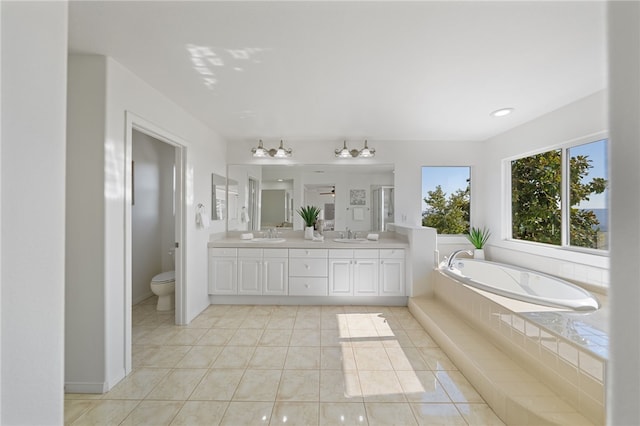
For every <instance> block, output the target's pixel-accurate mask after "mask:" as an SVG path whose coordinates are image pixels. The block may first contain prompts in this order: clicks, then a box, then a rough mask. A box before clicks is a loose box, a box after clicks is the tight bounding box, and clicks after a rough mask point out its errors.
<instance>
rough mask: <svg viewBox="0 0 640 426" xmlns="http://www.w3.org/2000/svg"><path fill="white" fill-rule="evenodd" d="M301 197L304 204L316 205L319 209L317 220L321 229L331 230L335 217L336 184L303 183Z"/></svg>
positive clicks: (333, 227) (333, 226)
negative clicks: (302, 195)
mask: <svg viewBox="0 0 640 426" xmlns="http://www.w3.org/2000/svg"><path fill="white" fill-rule="evenodd" d="M303 198H304V202H303V204H304V205H305V206H316V207H318V208H319V209H320V215H319V216H318V220H319V223H320V226H321V227H322V231H333V230H334V229H335V219H336V217H335V206H336V186H335V185H334V184H308V185H305V186H304V197H303ZM316 228H317V226H316Z"/></svg>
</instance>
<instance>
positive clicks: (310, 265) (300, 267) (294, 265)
mask: <svg viewBox="0 0 640 426" xmlns="http://www.w3.org/2000/svg"><path fill="white" fill-rule="evenodd" d="M289 276H290V277H326V276H327V259H299V258H290V259H289Z"/></svg>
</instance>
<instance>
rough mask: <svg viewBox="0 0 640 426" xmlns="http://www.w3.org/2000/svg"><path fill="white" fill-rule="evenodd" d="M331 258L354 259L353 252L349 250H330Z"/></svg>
mask: <svg viewBox="0 0 640 426" xmlns="http://www.w3.org/2000/svg"><path fill="white" fill-rule="evenodd" d="M329 257H330V258H331V259H353V250H349V249H330V250H329Z"/></svg>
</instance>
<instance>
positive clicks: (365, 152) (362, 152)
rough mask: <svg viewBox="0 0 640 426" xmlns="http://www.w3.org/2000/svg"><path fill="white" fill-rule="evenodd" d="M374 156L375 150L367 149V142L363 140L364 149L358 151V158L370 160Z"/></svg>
mask: <svg viewBox="0 0 640 426" xmlns="http://www.w3.org/2000/svg"><path fill="white" fill-rule="evenodd" d="M375 155H376V149H375V148H371V149H369V147H368V146H367V140H366V139H365V140H364V148H362V149H361V150H360V152H359V153H358V157H362V158H371V157H373V156H375Z"/></svg>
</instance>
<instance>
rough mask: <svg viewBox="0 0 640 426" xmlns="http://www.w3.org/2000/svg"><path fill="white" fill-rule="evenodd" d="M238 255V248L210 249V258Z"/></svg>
mask: <svg viewBox="0 0 640 426" xmlns="http://www.w3.org/2000/svg"><path fill="white" fill-rule="evenodd" d="M237 254H238V249H237V248H222V247H212V248H210V249H209V256H217V257H235V256H236V255H237Z"/></svg>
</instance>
